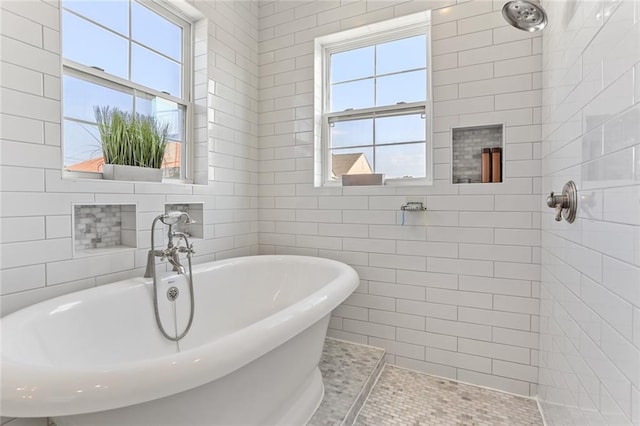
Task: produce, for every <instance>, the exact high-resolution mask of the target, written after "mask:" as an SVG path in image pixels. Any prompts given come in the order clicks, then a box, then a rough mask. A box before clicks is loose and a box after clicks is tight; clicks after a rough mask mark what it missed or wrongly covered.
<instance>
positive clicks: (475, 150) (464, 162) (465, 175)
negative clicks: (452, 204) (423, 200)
mask: <svg viewBox="0 0 640 426" xmlns="http://www.w3.org/2000/svg"><path fill="white" fill-rule="evenodd" d="M484 148H489V149H493V148H499V149H500V154H499V155H500V157H499V158H497V164H498V165H499V166H498V167H499V170H498V171H497V172H498V174H499V177H500V178H499V180H498V182H502V176H504V126H503V125H502V124H492V125H484V126H471V127H455V128H452V129H451V149H452V155H451V166H452V172H451V177H452V183H482V150H483V149H484ZM493 155H495V154H493V153H490V154H489V164H490V165H492V164H495V161H494V160H496V158H494V157H493ZM491 181H492V174H491V168H490V173H489V182H491ZM494 183H495V182H494Z"/></svg>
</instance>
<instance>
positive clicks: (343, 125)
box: [329, 118, 373, 148]
mask: <svg viewBox="0 0 640 426" xmlns="http://www.w3.org/2000/svg"><path fill="white" fill-rule="evenodd" d="M329 130H330V132H331V148H341V147H347V146H356V145H373V120H372V119H370V118H369V119H366V120H353V121H336V122H334V123H332V125H331V126H330V127H329Z"/></svg>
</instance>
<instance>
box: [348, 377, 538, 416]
mask: <svg viewBox="0 0 640 426" xmlns="http://www.w3.org/2000/svg"><path fill="white" fill-rule="evenodd" d="M542 424H543V422H542V417H541V416H540V412H539V411H538V406H537V404H536V402H535V401H534V400H532V399H527V398H521V397H518V396H515V395H510V394H506V393H502V392H496V391H492V390H489V389H484V388H479V387H476V386H471V385H467V384H463V383H458V382H455V381H452V380H447V379H442V378H438V377H433V376H429V375H426V374H422V373H418V372H415V371H409V370H404V369H401V368H398V367H394V366H390V365H386V366H385V367H384V369H383V370H382V374H381V375H380V378H379V379H378V382H377V383H376V385H375V387H374V388H373V390H372V391H371V394H370V395H369V399H367V401H366V403H365V405H364V406H363V407H362V410H361V411H360V413H359V414H358V417H357V418H356V421H355V425H358V426H365V425H366V426H374V425H375V426H382V425H411V426H414V425H415V426H417V425H474V426H475V425H477V426H485V425H487V426H489V425H491V426H493V425H505V426H520V425H542Z"/></svg>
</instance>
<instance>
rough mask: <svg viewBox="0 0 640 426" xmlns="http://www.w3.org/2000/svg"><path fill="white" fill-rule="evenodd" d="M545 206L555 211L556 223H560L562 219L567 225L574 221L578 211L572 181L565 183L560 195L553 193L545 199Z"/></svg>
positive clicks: (574, 185)
mask: <svg viewBox="0 0 640 426" xmlns="http://www.w3.org/2000/svg"><path fill="white" fill-rule="evenodd" d="M547 206H549V207H551V208H552V209H556V217H555V219H556V221H558V222H559V221H561V220H562V218H563V217H564V220H566V221H567V222H569V223H573V221H574V220H576V212H577V211H578V190H577V189H576V184H575V183H573V181H572V180H570V181H569V182H567V183H565V185H564V187H563V188H562V195H556V194H554V193H553V192H552V193H551V194H549V196H548V197H547Z"/></svg>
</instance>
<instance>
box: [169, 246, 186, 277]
mask: <svg viewBox="0 0 640 426" xmlns="http://www.w3.org/2000/svg"><path fill="white" fill-rule="evenodd" d="M167 261H168V262H169V263H170V264H171V265H172V266H173V270H174V271H176V272H177V273H178V274H185V273H186V272H187V271H186V269H184V266H182V264H181V263H180V258H179V257H178V252H177V251H174V252H173V253H172V254H169V255H168V256H167Z"/></svg>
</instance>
